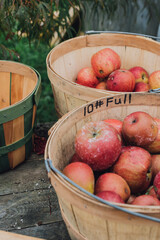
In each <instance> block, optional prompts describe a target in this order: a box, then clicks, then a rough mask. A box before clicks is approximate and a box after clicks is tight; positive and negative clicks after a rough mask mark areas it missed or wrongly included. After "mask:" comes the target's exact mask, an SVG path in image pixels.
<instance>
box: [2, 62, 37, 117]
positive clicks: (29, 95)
mask: <svg viewBox="0 0 160 240" xmlns="http://www.w3.org/2000/svg"><path fill="white" fill-rule="evenodd" d="M0 62H10V63H14V64H15V63H16V64H20V65H22V66H24V67H27V68H28V69H30V70H32V71H33V73H34V74H36V76H37V82H36V85H35V87H34V89H33V90H32V92H31V93H29V94H28V96H26V97H25V98H23V99H21V100H20V101H18V102H17V103H14V104H12V105H10V106H8V107H5V108H2V109H0V112H3V111H5V110H8V109H10V108H12V107H16V106H17V105H19V104H21V103H22V102H25V101H27V100H28V98H30V97H31V95H33V94H34V93H35V92H36V91H37V90H38V88H39V87H40V84H41V76H40V73H39V72H38V71H37V70H36V69H34V68H33V67H31V66H29V65H25V64H23V63H19V62H14V61H6V60H0ZM8 72H10V71H8ZM20 75H21V74H20Z"/></svg>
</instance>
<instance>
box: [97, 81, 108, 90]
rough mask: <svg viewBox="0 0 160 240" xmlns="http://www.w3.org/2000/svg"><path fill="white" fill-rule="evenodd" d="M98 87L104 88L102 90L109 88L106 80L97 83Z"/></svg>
mask: <svg viewBox="0 0 160 240" xmlns="http://www.w3.org/2000/svg"><path fill="white" fill-rule="evenodd" d="M96 88H97V89H102V90H107V87H106V82H105V81H102V82H100V83H98V84H97V86H96Z"/></svg>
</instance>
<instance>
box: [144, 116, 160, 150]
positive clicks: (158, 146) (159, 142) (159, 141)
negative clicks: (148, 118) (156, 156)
mask: <svg viewBox="0 0 160 240" xmlns="http://www.w3.org/2000/svg"><path fill="white" fill-rule="evenodd" d="M154 120H155V121H156V123H157V126H158V133H157V137H156V138H155V140H154V141H153V142H152V143H151V144H150V145H148V146H147V147H146V150H148V151H149V152H150V153H160V119H159V118H154Z"/></svg>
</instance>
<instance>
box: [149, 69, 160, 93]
mask: <svg viewBox="0 0 160 240" xmlns="http://www.w3.org/2000/svg"><path fill="white" fill-rule="evenodd" d="M148 83H149V87H150V89H156V88H160V70H159V71H154V72H152V73H151V75H150V76H149V80H148Z"/></svg>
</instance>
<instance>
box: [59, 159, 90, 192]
mask: <svg viewBox="0 0 160 240" xmlns="http://www.w3.org/2000/svg"><path fill="white" fill-rule="evenodd" d="M63 174H64V175H66V176H67V177H68V178H69V179H71V180H72V181H73V182H75V183H76V184H78V185H79V186H80V187H82V188H84V189H85V190H87V191H88V192H91V193H94V184H95V179H94V173H93V170H92V169H91V167H90V166H88V165H87V164H86V163H82V162H73V163H69V164H68V165H67V166H66V167H65V168H64V169H63Z"/></svg>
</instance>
